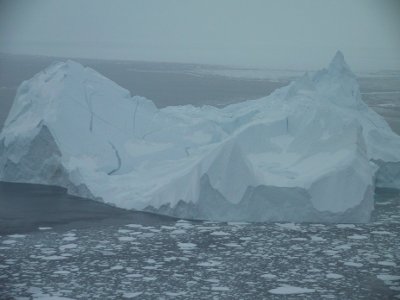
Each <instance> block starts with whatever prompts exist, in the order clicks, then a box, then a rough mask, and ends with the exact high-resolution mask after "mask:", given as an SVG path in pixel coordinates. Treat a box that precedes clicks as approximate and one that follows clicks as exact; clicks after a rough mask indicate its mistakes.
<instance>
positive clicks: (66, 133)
mask: <svg viewBox="0 0 400 300" xmlns="http://www.w3.org/2000/svg"><path fill="white" fill-rule="evenodd" d="M399 177H400V137H399V136H397V135H396V134H395V133H393V132H392V130H391V129H390V128H389V126H388V125H387V123H386V122H385V121H384V120H383V118H382V117H380V116H379V115H378V114H376V113H375V112H374V111H372V110H371V109H370V108H368V107H367V105H366V104H365V103H364V102H363V101H362V99H361V95H360V92H359V87H358V84H357V81H356V78H355V76H354V74H353V73H352V72H351V70H350V68H349V67H348V65H347V64H346V62H345V61H344V58H343V55H342V54H341V53H340V52H338V53H337V54H336V56H335V57H334V59H333V60H332V62H331V63H330V65H329V67H328V68H327V69H323V70H321V71H319V72H316V73H315V74H313V75H309V74H306V75H304V76H303V77H301V78H299V79H298V80H296V81H294V82H292V83H291V84H289V85H288V86H287V87H284V88H281V89H278V90H276V91H275V92H274V93H272V94H271V95H269V96H268V97H265V98H262V99H258V100H251V101H246V102H242V103H238V104H233V105H229V106H227V107H225V108H222V109H218V108H215V107H211V106H203V107H200V108H198V107H193V106H191V105H187V106H176V107H167V108H163V109H157V108H156V106H155V105H154V104H153V102H151V101H150V100H147V99H145V98H142V97H138V96H135V97H131V96H130V93H129V92H128V91H127V90H125V89H123V88H121V87H119V86H118V85H117V84H115V83H114V82H112V81H111V80H108V79H107V78H105V77H103V76H102V75H100V74H99V73H97V72H96V71H94V70H92V69H90V68H85V67H83V66H81V65H80V64H78V63H76V62H73V61H67V62H60V63H56V64H53V65H51V66H50V67H48V68H47V69H46V70H44V71H42V72H40V73H39V74H37V75H35V76H34V77H33V78H32V79H30V80H28V81H25V82H23V83H22V84H21V86H20V87H19V89H18V92H17V95H16V98H15V101H14V104H13V106H12V109H11V111H10V113H9V116H8V118H7V120H6V123H5V126H4V128H3V131H2V132H1V135H0V179H1V180H3V181H12V182H28V183H42V184H51V185H58V186H63V187H66V188H68V190H69V192H70V193H72V194H76V195H81V196H85V197H90V198H95V199H99V200H101V199H102V200H103V201H105V202H109V203H113V204H115V205H117V206H119V207H123V208H129V209H131V208H132V209H139V210H151V211H156V212H159V213H164V214H168V215H174V216H179V217H188V218H199V219H210V220H234V221H311V222H312V221H318V222H320V221H328V222H330V221H332V222H336V221H337V222H366V221H368V220H369V218H370V214H371V211H372V210H373V207H374V205H373V197H374V188H375V186H384V187H397V188H400V179H399Z"/></svg>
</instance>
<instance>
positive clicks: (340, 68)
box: [329, 50, 352, 73]
mask: <svg viewBox="0 0 400 300" xmlns="http://www.w3.org/2000/svg"><path fill="white" fill-rule="evenodd" d="M329 71H333V72H338V73H343V72H350V73H352V72H351V70H350V67H349V66H348V65H347V63H346V61H345V59H344V55H343V53H342V51H340V50H338V51H337V52H336V54H335V56H334V57H333V59H332V61H331V63H330V64H329Z"/></svg>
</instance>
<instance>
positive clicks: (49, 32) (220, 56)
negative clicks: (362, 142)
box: [0, 0, 400, 70]
mask: <svg viewBox="0 0 400 300" xmlns="http://www.w3.org/2000/svg"><path fill="white" fill-rule="evenodd" d="M337 49H340V50H342V51H343V52H344V54H345V56H346V59H347V61H348V62H349V63H350V65H351V66H352V67H353V69H355V70H368V69H400V0H335V1H333V0H292V1H289V0H276V1H268V0H193V1H192V0H126V1H123V0H113V1H111V0H110V1H104V0H86V1H84V0H65V1H61V0H29V1H20V0H2V1H0V51H2V52H11V53H26V54H45V55H54V56H66V57H91V58H116V59H133V60H150V61H172V62H198V63H211V64H225V65H242V66H259V67H270V68H294V69H314V68H319V67H321V66H324V65H326V64H327V62H328V61H329V60H330V58H331V57H332V56H333V54H334V53H335V51H336V50H337Z"/></svg>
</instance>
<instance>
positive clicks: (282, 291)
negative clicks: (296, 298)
mask: <svg viewBox="0 0 400 300" xmlns="http://www.w3.org/2000/svg"><path fill="white" fill-rule="evenodd" d="M314 291H315V290H314V289H308V288H302V287H296V286H289V285H288V286H280V287H277V288H275V289H272V290H269V292H270V293H271V294H278V295H291V294H305V293H313V292H314Z"/></svg>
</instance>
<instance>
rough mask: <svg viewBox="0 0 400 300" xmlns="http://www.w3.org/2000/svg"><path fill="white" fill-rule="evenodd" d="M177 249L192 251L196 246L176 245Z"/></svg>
mask: <svg viewBox="0 0 400 300" xmlns="http://www.w3.org/2000/svg"><path fill="white" fill-rule="evenodd" d="M178 247H179V248H180V249H181V250H193V249H194V248H196V247H197V245H196V244H193V243H178Z"/></svg>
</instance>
